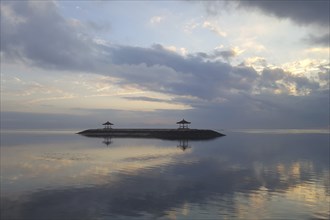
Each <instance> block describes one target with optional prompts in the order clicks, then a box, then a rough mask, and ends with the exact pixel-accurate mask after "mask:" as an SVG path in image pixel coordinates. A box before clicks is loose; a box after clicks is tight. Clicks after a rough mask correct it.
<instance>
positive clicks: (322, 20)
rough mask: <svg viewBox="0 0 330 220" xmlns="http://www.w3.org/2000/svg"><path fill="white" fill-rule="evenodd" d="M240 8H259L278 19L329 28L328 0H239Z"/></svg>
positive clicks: (329, 4)
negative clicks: (287, 19)
mask: <svg viewBox="0 0 330 220" xmlns="http://www.w3.org/2000/svg"><path fill="white" fill-rule="evenodd" d="M239 4H240V6H241V7H248V8H259V9H261V10H262V11H263V12H265V13H266V14H269V13H270V14H272V15H274V16H276V17H279V18H290V19H291V20H293V21H294V22H296V23H298V24H303V25H306V24H317V25H320V26H324V27H328V26H329V8H330V2H329V1H328V0H316V1H305V0H294V1H293V0H290V1H275V0H270V1H255V0H241V1H240V2H239Z"/></svg>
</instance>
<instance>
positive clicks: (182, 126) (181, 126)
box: [177, 119, 191, 129]
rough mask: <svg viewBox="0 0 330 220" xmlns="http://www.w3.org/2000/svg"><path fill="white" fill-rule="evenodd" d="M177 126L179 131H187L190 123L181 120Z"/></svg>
mask: <svg viewBox="0 0 330 220" xmlns="http://www.w3.org/2000/svg"><path fill="white" fill-rule="evenodd" d="M177 124H178V125H179V129H189V128H188V124H191V122H189V121H186V120H184V119H182V120H181V121H178V122H177Z"/></svg>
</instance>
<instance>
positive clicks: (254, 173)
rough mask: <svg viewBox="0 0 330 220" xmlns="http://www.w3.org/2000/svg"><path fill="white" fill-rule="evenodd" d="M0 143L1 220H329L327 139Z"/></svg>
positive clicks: (12, 135)
mask: <svg viewBox="0 0 330 220" xmlns="http://www.w3.org/2000/svg"><path fill="white" fill-rule="evenodd" d="M225 133H226V134H227V136H225V137H221V138H217V139H214V140H211V141H189V142H186V141H165V140H158V139H130V138H122V139H120V138H115V139H103V138H87V137H83V136H80V135H76V134H74V133H73V132H51V133H49V132H42V133H39V132H4V133H2V134H1V148H0V149H1V219H56V220H57V219H233V218H234V219H238V218H241V219H267V218H268V219H328V218H329V213H330V211H329V205H330V190H329V185H330V184H329V134H328V133H327V132H307V131H304V132H297V131H296V130H295V131H294V132H290V131H288V132H283V130H281V132H260V131H259V132H256V131H252V132H246V130H245V131H235V132H233V131H232V132H229V131H226V132H225Z"/></svg>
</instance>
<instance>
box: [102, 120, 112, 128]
mask: <svg viewBox="0 0 330 220" xmlns="http://www.w3.org/2000/svg"><path fill="white" fill-rule="evenodd" d="M102 125H104V129H110V128H111V125H113V124H112V123H111V122H109V121H107V122H106V123H104V124H102Z"/></svg>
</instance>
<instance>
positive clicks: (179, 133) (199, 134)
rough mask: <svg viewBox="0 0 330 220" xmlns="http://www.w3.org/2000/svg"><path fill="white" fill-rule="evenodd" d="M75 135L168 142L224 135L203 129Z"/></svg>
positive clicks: (91, 131)
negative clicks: (156, 139) (151, 139)
mask: <svg viewBox="0 0 330 220" xmlns="http://www.w3.org/2000/svg"><path fill="white" fill-rule="evenodd" d="M77 134H80V135H84V136H87V137H141V138H159V139H170V140H180V139H187V140H207V139H213V138H217V137H222V136H225V134H222V133H219V132H216V131H213V130H204V129H157V128H155V129H138V128H135V129H130V128H128V129H88V130H84V131H81V132H78V133H77Z"/></svg>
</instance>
